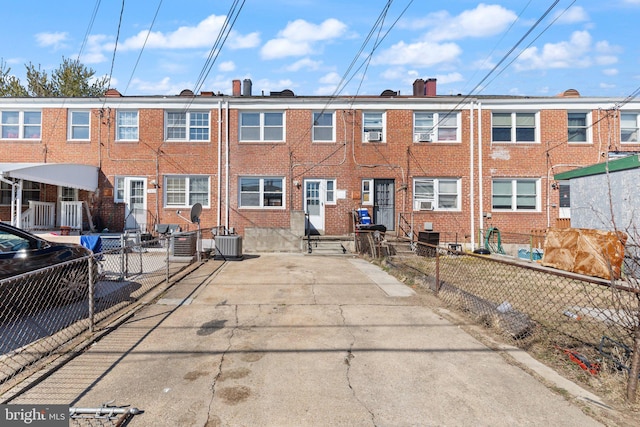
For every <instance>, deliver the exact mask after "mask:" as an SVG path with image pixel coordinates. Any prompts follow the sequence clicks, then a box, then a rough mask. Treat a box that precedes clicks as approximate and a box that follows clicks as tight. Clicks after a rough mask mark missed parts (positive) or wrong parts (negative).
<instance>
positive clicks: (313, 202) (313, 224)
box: [304, 179, 325, 235]
mask: <svg viewBox="0 0 640 427" xmlns="http://www.w3.org/2000/svg"><path fill="white" fill-rule="evenodd" d="M323 187H324V186H323V180H321V179H307V180H305V181H304V211H305V213H306V214H307V221H306V224H305V228H306V230H305V231H306V232H307V234H311V235H318V234H324V200H325V194H324V193H325V190H324V188H323Z"/></svg>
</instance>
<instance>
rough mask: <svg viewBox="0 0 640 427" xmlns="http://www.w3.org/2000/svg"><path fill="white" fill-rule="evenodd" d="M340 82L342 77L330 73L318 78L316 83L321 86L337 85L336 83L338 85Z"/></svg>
mask: <svg viewBox="0 0 640 427" xmlns="http://www.w3.org/2000/svg"><path fill="white" fill-rule="evenodd" d="M340 80H342V77H340V74H338V73H336V72H334V71H332V72H330V73H328V74H325V75H324V76H322V77H320V78H319V79H318V81H319V82H320V83H322V84H325V85H326V84H332V85H337V84H338V83H340Z"/></svg>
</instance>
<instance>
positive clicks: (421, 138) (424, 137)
mask: <svg viewBox="0 0 640 427" xmlns="http://www.w3.org/2000/svg"><path fill="white" fill-rule="evenodd" d="M415 140H416V141H418V142H431V141H433V134H432V133H428V132H421V133H416V134H415Z"/></svg>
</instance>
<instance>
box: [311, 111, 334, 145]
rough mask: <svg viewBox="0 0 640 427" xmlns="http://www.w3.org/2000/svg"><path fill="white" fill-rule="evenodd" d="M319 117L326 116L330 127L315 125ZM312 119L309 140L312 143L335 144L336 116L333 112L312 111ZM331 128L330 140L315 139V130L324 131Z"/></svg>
mask: <svg viewBox="0 0 640 427" xmlns="http://www.w3.org/2000/svg"><path fill="white" fill-rule="evenodd" d="M319 116H322V117H324V116H327V117H331V126H326V125H319V124H317V123H316V120H317V118H318V117H319ZM311 117H312V128H311V140H312V142H335V141H336V114H335V111H330V112H328V111H314V112H313V113H312V115H311ZM329 127H330V128H331V139H318V138H316V130H324V129H327V128H329Z"/></svg>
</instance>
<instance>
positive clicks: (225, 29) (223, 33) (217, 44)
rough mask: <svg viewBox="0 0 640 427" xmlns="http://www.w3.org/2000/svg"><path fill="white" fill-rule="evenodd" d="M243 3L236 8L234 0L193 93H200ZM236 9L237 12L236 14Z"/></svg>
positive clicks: (236, 3)
mask: <svg viewBox="0 0 640 427" xmlns="http://www.w3.org/2000/svg"><path fill="white" fill-rule="evenodd" d="M244 3H245V0H242V4H240V7H239V8H238V0H235V1H234V2H233V4H232V6H231V8H230V10H229V13H228V14H227V16H226V18H225V22H224V25H223V26H222V28H221V29H220V32H219V33H218V37H217V38H216V41H215V42H214V44H213V46H212V47H211V51H210V52H209V56H208V57H207V60H206V61H205V64H204V66H203V67H202V71H201V72H200V75H199V76H198V80H197V81H196V84H195V86H194V90H193V93H198V92H199V91H200V89H201V88H202V86H203V85H204V82H205V80H206V79H207V77H208V76H209V73H210V72H211V69H212V68H213V65H214V64H215V62H216V59H218V56H219V55H220V52H221V51H222V47H223V46H224V44H225V42H226V41H227V38H228V37H229V34H230V33H231V30H232V29H233V26H234V25H235V22H236V20H237V19H238V16H239V15H240V12H241V11H242V8H243V7H244ZM236 8H238V10H237V12H236ZM230 16H231V18H232V21H231V22H230V18H229V17H230Z"/></svg>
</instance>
